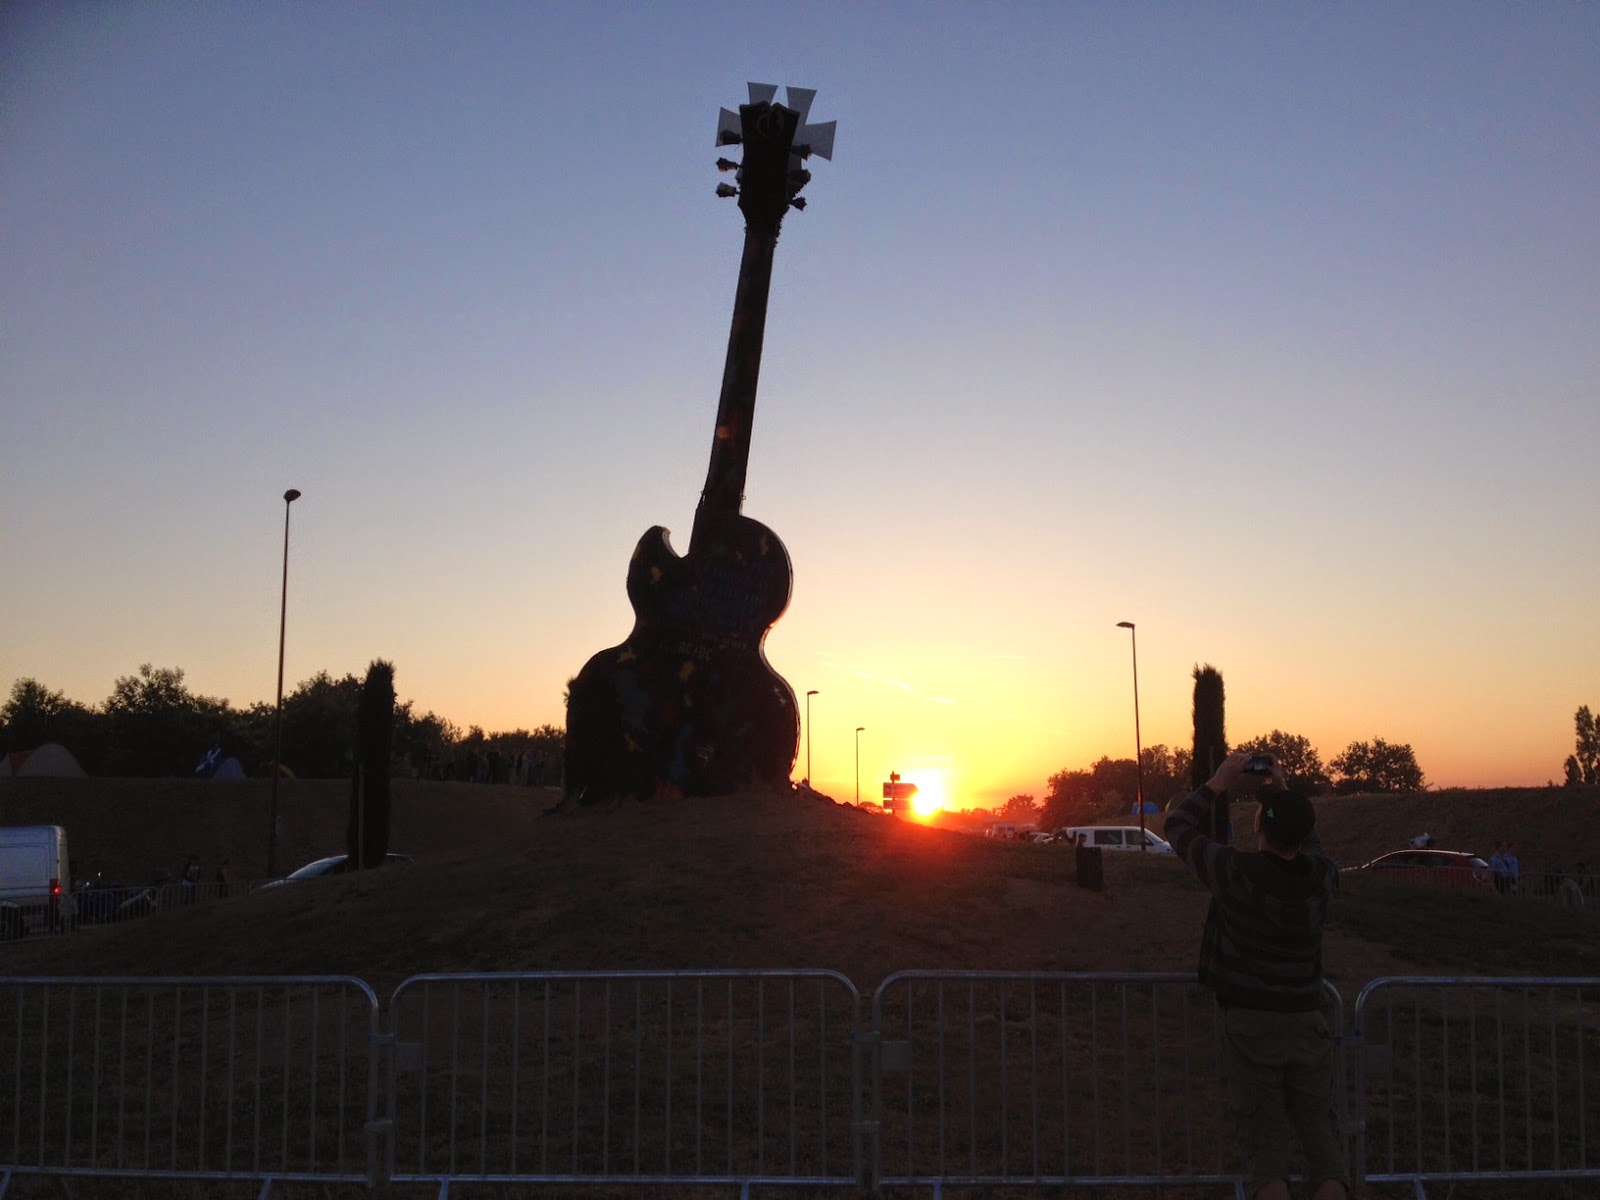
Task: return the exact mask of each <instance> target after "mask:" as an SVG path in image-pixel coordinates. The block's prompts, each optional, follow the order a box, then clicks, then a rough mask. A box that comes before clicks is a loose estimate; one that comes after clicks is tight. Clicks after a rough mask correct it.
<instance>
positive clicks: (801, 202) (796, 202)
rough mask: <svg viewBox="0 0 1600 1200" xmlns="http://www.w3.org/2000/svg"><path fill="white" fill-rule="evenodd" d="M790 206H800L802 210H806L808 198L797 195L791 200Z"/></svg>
mask: <svg viewBox="0 0 1600 1200" xmlns="http://www.w3.org/2000/svg"><path fill="white" fill-rule="evenodd" d="M789 207H790V208H798V209H799V210H800V211H801V212H805V210H806V198H805V197H804V196H796V197H795V198H794V199H793V200H791V201H789Z"/></svg>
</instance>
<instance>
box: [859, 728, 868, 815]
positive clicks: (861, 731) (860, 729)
mask: <svg viewBox="0 0 1600 1200" xmlns="http://www.w3.org/2000/svg"><path fill="white" fill-rule="evenodd" d="M866 731H867V727H866V726H865V725H857V726H856V807H857V808H860V807H861V735H862V734H863V733H865V732H866Z"/></svg>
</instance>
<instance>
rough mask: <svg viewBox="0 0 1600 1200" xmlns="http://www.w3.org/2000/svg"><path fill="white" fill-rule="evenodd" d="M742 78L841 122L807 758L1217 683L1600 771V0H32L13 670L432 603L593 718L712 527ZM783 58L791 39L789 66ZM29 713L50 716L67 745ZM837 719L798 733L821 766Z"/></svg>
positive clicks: (817, 427) (410, 693)
mask: <svg viewBox="0 0 1600 1200" xmlns="http://www.w3.org/2000/svg"><path fill="white" fill-rule="evenodd" d="M748 80H758V81H765V82H770V83H774V84H779V85H795V86H803V87H809V88H815V89H816V90H817V98H816V101H815V105H814V107H813V109H812V119H813V120H823V121H826V120H830V119H836V120H837V121H838V138H837V145H836V150H835V155H834V160H833V161H832V162H831V163H821V164H817V165H814V166H813V173H814V176H815V178H814V179H813V182H812V183H811V185H810V187H809V188H808V189H807V192H806V195H807V198H808V200H809V203H810V207H809V208H808V209H807V210H806V211H805V212H804V213H797V214H791V215H790V217H789V218H788V220H787V221H786V223H785V226H784V232H783V237H782V240H781V241H780V243H779V246H778V251H777V261H776V266H775V270H774V283H773V292H772V304H771V311H770V316H769V324H768V329H767V342H766V357H765V360H764V364H763V370H762V375H761V390H760V395H759V401H758V404H757V410H756V422H755V430H754V447H753V452H752V455H751V462H750V468H749V479H748V487H747V492H746V501H745V506H744V511H745V512H746V513H747V514H749V515H750V516H753V517H756V518H758V519H759V520H761V521H763V522H764V523H766V524H768V525H770V526H771V527H772V528H773V529H775V530H776V531H777V532H778V534H779V535H780V536H781V537H782V538H783V540H784V542H785V544H786V545H787V547H788V549H789V553H790V555H791V557H792V559H793V562H794V572H795V583H794V595H793V600H792V602H791V605H790V608H789V611H788V613H787V615H786V616H785V617H784V618H783V620H782V621H781V622H780V623H779V624H778V626H777V628H776V629H775V630H774V631H773V633H772V634H771V636H770V637H769V639H768V641H767V653H768V657H769V659H770V660H771V662H772V664H773V666H774V667H775V668H776V669H777V670H778V671H779V673H780V674H782V675H783V676H784V677H785V678H786V679H788V681H789V682H790V684H791V685H792V686H793V687H794V689H795V691H796V693H797V694H798V695H800V696H801V698H802V699H801V702H802V705H803V704H804V693H805V692H806V691H807V690H809V689H816V690H817V691H818V695H817V696H815V697H813V698H812V700H811V716H812V718H813V720H814V725H813V728H812V730H811V737H810V752H811V755H812V758H813V768H812V769H813V774H814V777H815V782H816V783H817V785H818V786H819V787H820V788H822V789H823V790H825V791H829V792H832V793H833V794H834V795H836V796H841V797H849V796H852V795H853V789H854V786H855V780H856V769H855V766H856V760H855V750H856V734H855V730H856V727H857V726H864V727H865V732H863V733H862V734H861V735H860V739H859V745H860V780H861V790H862V794H863V796H864V797H865V796H871V797H874V798H875V797H876V796H877V795H878V793H879V788H880V785H881V782H882V781H883V780H884V779H885V778H886V777H887V775H888V773H889V772H890V771H899V772H901V773H902V774H903V775H904V776H905V777H906V778H908V779H911V780H919V779H920V780H922V781H924V782H926V783H927V784H928V786H929V787H930V788H943V789H944V790H945V791H946V792H947V793H948V796H949V800H950V802H951V803H952V804H954V805H958V806H967V805H979V804H982V805H987V804H992V803H996V802H999V801H1003V800H1004V799H1005V798H1006V797H1007V796H1010V795H1012V794H1013V793H1017V792H1031V793H1033V794H1034V795H1036V796H1040V797H1042V796H1043V794H1044V792H1045V790H1046V780H1047V779H1048V777H1049V776H1050V775H1051V774H1053V773H1054V772H1056V771H1060V770H1063V769H1067V768H1075V767H1083V766H1087V765H1088V764H1089V763H1091V762H1092V761H1093V760H1094V759H1096V758H1098V757H1100V756H1101V755H1105V754H1109V755H1113V756H1121V757H1127V756H1131V755H1132V753H1133V744H1134V721H1133V717H1134V703H1133V688H1132V683H1133V680H1132V670H1131V661H1130V659H1131V654H1130V651H1131V646H1130V639H1129V635H1128V631H1127V630H1125V629H1119V628H1117V622H1119V621H1133V622H1136V623H1137V636H1138V667H1139V674H1138V680H1139V701H1140V717H1141V731H1142V739H1143V742H1144V744H1145V745H1147V746H1148V745H1150V744H1152V743H1165V744H1167V745H1173V746H1176V745H1186V744H1187V743H1188V740H1189V737H1190V732H1189V729H1190V715H1189V706H1190V699H1191V687H1192V682H1191V672H1192V670H1193V668H1194V666H1195V665H1196V664H1197V663H1209V664H1212V665H1214V666H1216V667H1217V668H1218V669H1219V670H1220V671H1221V672H1222V674H1223V677H1224V680H1225V684H1226V688H1227V697H1228V710H1227V715H1228V733H1229V735H1230V737H1231V738H1232V739H1233V740H1235V741H1239V740H1243V739H1245V738H1249V737H1252V736H1255V735H1258V734H1261V733H1265V732H1266V731H1267V730H1269V729H1271V728H1274V727H1277V728H1281V729H1285V730H1288V731H1291V732H1294V733H1298V734H1303V735H1304V736H1306V737H1308V738H1310V739H1311V741H1312V743H1313V744H1314V745H1315V746H1316V747H1317V748H1318V749H1319V750H1320V751H1321V752H1322V754H1323V757H1324V758H1325V759H1327V758H1331V757H1332V756H1333V755H1335V754H1337V753H1338V752H1339V751H1340V750H1342V749H1343V748H1344V747H1345V746H1346V745H1347V744H1348V743H1349V742H1351V741H1352V740H1356V739H1363V740H1364V739H1370V738H1372V737H1374V736H1379V737H1383V738H1386V739H1388V740H1391V741H1401V742H1407V743H1410V744H1411V745H1412V747H1413V748H1414V749H1415V750H1416V753H1417V758H1418V761H1419V762H1420V764H1421V766H1422V768H1423V770H1424V772H1425V773H1426V775H1427V778H1428V781H1429V782H1430V784H1434V785H1439V786H1450V785H1468V786H1478V785H1500V784H1542V783H1544V782H1545V781H1546V780H1549V779H1559V778H1560V775H1561V764H1562V760H1563V758H1564V757H1565V756H1566V755H1567V754H1568V753H1570V752H1571V750H1572V746H1573V726H1572V715H1573V712H1574V710H1575V709H1576V708H1577V707H1578V706H1579V705H1580V704H1589V705H1591V706H1600V621H1597V620H1596V614H1597V611H1600V605H1597V600H1600V521H1597V514H1600V468H1597V450H1600V219H1597V213H1600V200H1597V197H1600V5H1596V4H1581V3H1567V2H1561V3H1557V2H1554V0H1552V2H1549V3H1537V2H1535V3H1525V4H1479V3H1458V2H1455V0H1452V2H1450V3H1413V4H1403V5H1386V4H1373V3H1352V4H1340V5H1310V4H1300V5H1281V6H1280V5H1207V4H1196V5H1175V4H1148V5H1131V4H1108V3H1052V4H1038V3H1016V4H990V5H966V4H943V3H915V4H909V3H908V4H897V3H884V4H872V5H842V4H807V3H798V4H792V5H786V6H782V7H778V6H769V5H764V6H752V5H748V4H717V3H695V4H687V3H683V4H679V3H660V4H649V5H622V4H600V3H595V4H579V3H570V4H565V3H510V2H506V3H470V2H464V3H457V4H409V3H394V4H388V3H386V4H374V5H354V4H296V5H286V4H200V3H146V4H128V5H103V4H68V5H62V4H44V3H28V2H26V0H24V2H20V3H7V4H5V5H4V6H3V7H0V413H3V416H4V425H5V430H6V446H7V452H6V456H5V466H4V468H3V470H0V511H3V514H4V516H3V520H0V552H3V561H4V563H5V567H4V583H3V584H0V689H4V691H5V692H9V689H10V687H11V685H12V683H13V681H15V680H17V679H19V678H35V679H37V680H39V681H40V682H41V683H43V684H45V685H46V686H48V687H50V688H53V689H57V690H61V691H64V692H65V693H66V694H67V695H68V696H70V697H72V698H73V699H76V700H80V701H83V702H85V703H99V702H101V701H103V700H104V698H105V697H106V696H107V695H108V694H109V692H110V691H111V688H112V684H113V682H114V680H115V679H116V678H117V677H118V676H122V675H128V674H132V673H134V672H135V671H136V670H137V668H138V666H139V664H140V663H143V662H150V663H152V664H154V665H156V666H165V667H181V668H182V669H183V670H184V671H185V673H186V678H187V681H188V683H189V685H190V686H191V688H192V689H193V690H194V691H196V692H198V693H201V694H205V695H210V696H218V697H223V698H226V699H228V700H230V701H232V702H233V703H234V704H236V705H239V706H241V707H242V706H246V705H248V704H250V703H252V702H255V701H259V700H267V701H270V700H271V699H272V696H273V690H274V685H275V678H276V670H277V650H278V617H279V588H280V582H281V580H280V571H281V567H282V559H281V555H282V551H283V518H284V505H283V502H282V499H281V496H282V494H283V492H284V490H285V489H286V488H290V487H293V488H298V489H300V490H301V491H302V492H303V493H304V495H303V498H302V499H300V500H299V501H298V502H296V503H295V505H294V506H293V514H292V519H293V525H292V533H291V540H290V569H289V592H288V629H287V667H286V676H287V680H288V686H289V687H291V688H292V687H293V686H294V684H295V683H296V682H298V681H300V680H302V679H305V678H306V677H308V676H310V675H312V674H314V673H315V672H316V671H318V670H323V669H326V670H328V671H330V672H332V673H333V674H335V675H342V674H345V673H357V674H359V673H361V672H363V671H364V670H365V668H366V665H367V663H368V662H369V661H370V660H371V659H373V658H374V657H383V658H387V659H389V660H391V661H392V662H394V664H395V667H396V682H397V687H398V690H399V693H400V695H401V697H403V698H409V699H411V700H412V701H414V702H415V704H416V706H417V708H418V709H419V710H427V709H431V710H433V711H434V712H437V713H439V714H440V715H442V716H446V717H448V718H450V719H451V720H453V721H455V722H456V723H458V724H459V725H462V726H463V727H465V726H467V725H469V724H477V725H481V726H483V727H485V728H486V729H488V730H491V731H493V730H499V729H510V728H515V727H519V726H520V727H526V728H533V727H535V726H538V725H541V724H545V723H550V724H556V725H559V724H562V722H563V719H564V718H563V711H562V692H563V688H564V686H565V684H566V682H567V680H568V679H569V678H570V677H571V676H572V675H574V674H575V673H576V672H577V670H578V668H579V667H580V666H582V664H583V662H584V661H585V659H587V658H588V656H589V655H590V654H591V653H593V652H594V651H596V650H599V649H602V648H604V647H606V646H610V645H613V644H615V643H617V642H619V641H621V640H622V638H623V637H624V636H625V635H626V634H627V632H628V630H629V627H630V625H631V623H632V613H631V610H630V608H629V606H628V602H627V597H626V595H625V593H624V590H623V580H624V575H625V572H626V568H627V561H628V556H629V554H630V552H631V551H632V549H633V545H634V542H635V541H636V540H637V538H638V537H639V535H640V534H641V533H642V532H644V530H645V529H646V528H648V527H649V526H651V525H653V524H657V523H660V524H665V525H667V526H669V527H671V528H672V529H673V530H674V531H675V545H676V546H677V548H678V549H679V550H680V551H681V550H683V549H685V548H686V546H687V541H688V532H689V527H690V521H691V517H692V514H693V510H694V504H695V501H696V498H697V496H698V493H699V490H700V487H701V484H702V482H703V479H704V475H705V470H706V465H707V454H708V451H709V448H710V441H711V431H712V419H713V416H714V414H715V409H716V400H717V392H718V387H719V384H720V379H721V371H722V363H723V354H724V350H725V347H726V340H727V335H728V321H729V315H730V311H731V304H732V299H733V292H734V282H735V273H736V270H737V267H738V259H739V252H740V247H741V240H742V229H743V223H742V218H741V216H740V214H739V212H738V210H737V208H736V207H735V206H734V204H733V203H732V202H731V201H720V200H718V199H717V198H716V197H715V196H714V194H713V191H714V188H715V186H716V184H717V183H718V182H719V181H720V179H719V176H718V174H717V172H716V170H715V167H714V165H713V163H714V160H715V159H716V157H717V155H718V151H717V149H716V147H715V146H714V145H713V135H714V132H715V128H716V118H717V110H718V108H719V107H722V106H728V107H736V106H737V104H738V103H740V102H741V101H742V100H744V99H745V96H746V92H745V84H746V81H748ZM781 95H782V94H781V93H780V98H781ZM20 748H21V747H8V748H6V749H20ZM806 754H807V741H806V739H805V737H804V736H803V737H802V740H801V743H800V752H799V761H798V762H797V764H796V768H795V775H796V777H797V778H798V777H799V776H801V775H803V774H805V772H806V769H807V768H806Z"/></svg>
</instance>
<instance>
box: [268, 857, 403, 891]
mask: <svg viewBox="0 0 1600 1200" xmlns="http://www.w3.org/2000/svg"><path fill="white" fill-rule="evenodd" d="M410 861H411V856H410V855H409V854H385V855H384V856H383V865H384V866H386V867H400V866H404V865H405V864H407V863H409V862H410ZM352 869H354V868H352V867H351V866H350V856H349V855H348V854H334V855H330V856H329V857H328V858H319V859H317V861H316V862H308V863H307V864H306V865H305V866H303V867H301V868H299V869H298V870H294V871H290V872H289V874H287V875H285V876H284V877H283V878H282V879H269V880H268V881H267V882H266V883H263V884H261V885H260V886H259V887H258V888H257V889H256V890H257V891H265V890H266V889H267V888H275V887H282V886H283V885H284V884H286V883H304V882H305V881H306V880H308V879H321V878H322V877H323V876H324V875H343V874H344V873H345V872H347V871H350V870H352Z"/></svg>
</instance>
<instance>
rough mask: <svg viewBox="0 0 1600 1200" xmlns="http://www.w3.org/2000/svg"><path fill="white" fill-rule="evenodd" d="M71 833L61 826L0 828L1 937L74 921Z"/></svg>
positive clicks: (42, 929) (39, 930) (13, 936)
mask: <svg viewBox="0 0 1600 1200" xmlns="http://www.w3.org/2000/svg"><path fill="white" fill-rule="evenodd" d="M69 862H70V859H69V858H68V856H67V831H66V830H65V829H62V828H61V826H59V825H3V826H0V939H8V938H17V937H23V936H25V935H27V934H30V933H49V932H53V931H55V930H58V929H61V928H62V927H63V926H64V925H66V924H70V923H71V921H72V916H73V899H72V879H71V878H70V876H69V875H68V863H69Z"/></svg>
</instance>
